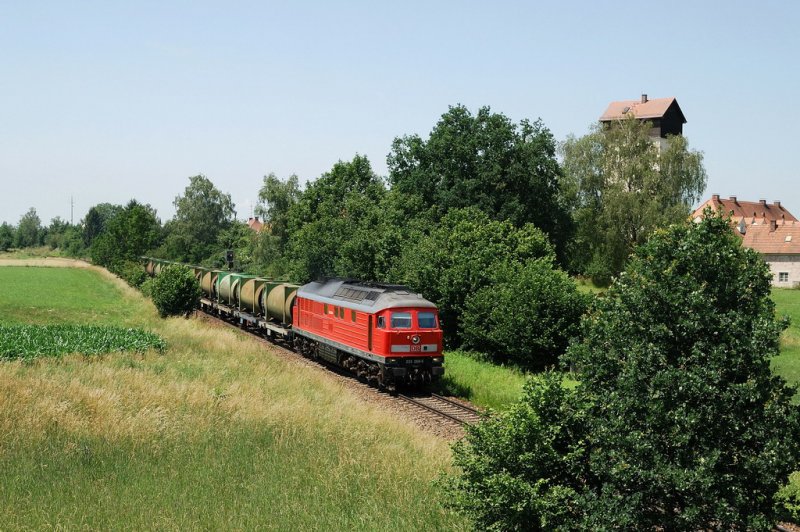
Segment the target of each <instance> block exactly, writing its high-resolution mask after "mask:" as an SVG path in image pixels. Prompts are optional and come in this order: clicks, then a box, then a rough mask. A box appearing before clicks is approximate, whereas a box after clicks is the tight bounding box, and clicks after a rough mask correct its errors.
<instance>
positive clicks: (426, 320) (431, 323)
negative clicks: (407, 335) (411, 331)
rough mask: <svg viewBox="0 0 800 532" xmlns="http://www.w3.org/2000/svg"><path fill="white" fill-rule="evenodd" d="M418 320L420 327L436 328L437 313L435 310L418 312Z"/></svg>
mask: <svg viewBox="0 0 800 532" xmlns="http://www.w3.org/2000/svg"><path fill="white" fill-rule="evenodd" d="M417 322H418V323H419V328H420V329H435V328H436V314H434V313H433V312H420V313H419V314H417Z"/></svg>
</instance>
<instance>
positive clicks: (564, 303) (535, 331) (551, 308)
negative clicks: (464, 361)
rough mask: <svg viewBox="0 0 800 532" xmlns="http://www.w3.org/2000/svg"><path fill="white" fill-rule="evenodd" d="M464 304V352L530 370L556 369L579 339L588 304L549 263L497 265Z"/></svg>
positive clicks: (569, 279) (527, 262)
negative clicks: (465, 350) (572, 342)
mask: <svg viewBox="0 0 800 532" xmlns="http://www.w3.org/2000/svg"><path fill="white" fill-rule="evenodd" d="M490 281H491V282H490V284H488V285H486V286H484V287H481V288H479V289H477V290H475V291H472V292H471V293H470V294H468V295H467V297H466V299H465V301H464V309H463V311H462V313H461V317H460V321H461V332H462V336H463V338H464V346H465V347H467V348H470V349H475V350H477V351H479V352H481V353H487V354H489V356H490V357H491V358H492V359H493V360H494V361H495V362H498V363H509V362H510V363H513V364H515V365H517V366H520V367H524V368H528V369H541V368H542V367H544V366H547V365H551V364H555V363H557V362H558V359H559V357H560V356H561V355H562V354H563V353H564V352H565V351H566V350H567V345H568V344H569V342H570V340H571V339H572V338H573V337H575V336H577V335H578V323H579V322H580V318H581V316H582V315H583V313H584V312H585V311H586V308H587V306H588V303H589V300H588V298H587V296H585V295H584V294H581V293H580V292H578V288H577V286H576V285H575V282H574V281H573V280H572V279H571V278H570V277H569V276H568V275H567V274H566V273H564V272H563V271H560V270H557V269H555V268H554V267H553V263H552V260H551V259H550V258H541V259H534V260H528V261H526V262H524V263H502V262H501V263H499V264H497V265H495V266H494V267H493V268H492V271H491V272H490Z"/></svg>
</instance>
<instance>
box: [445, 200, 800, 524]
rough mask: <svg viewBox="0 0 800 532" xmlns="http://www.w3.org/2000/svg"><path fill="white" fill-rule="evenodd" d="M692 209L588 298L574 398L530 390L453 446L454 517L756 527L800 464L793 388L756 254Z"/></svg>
mask: <svg viewBox="0 0 800 532" xmlns="http://www.w3.org/2000/svg"><path fill="white" fill-rule="evenodd" d="M706 214H707V217H706V219H705V220H703V221H701V222H700V223H699V224H689V223H686V222H684V224H682V225H679V226H673V227H672V228H670V229H668V230H662V231H657V232H656V233H655V234H654V235H653V236H652V237H651V239H650V241H649V242H648V243H647V244H645V245H643V246H641V247H640V248H639V249H638V250H637V251H636V253H635V255H634V256H633V258H632V260H631V261H630V263H629V264H628V267H627V269H626V271H625V272H624V273H623V274H622V275H621V276H620V277H619V278H618V279H617V281H616V282H615V284H614V285H612V287H611V288H610V290H609V291H608V292H607V294H606V297H603V298H598V299H597V303H596V306H595V308H594V309H593V311H592V312H591V313H590V314H589V315H588V317H587V318H586V319H585V320H584V328H585V331H584V339H583V341H582V342H581V343H580V344H577V345H575V346H573V347H572V348H570V350H569V353H568V361H569V362H570V363H572V364H573V365H574V366H575V367H576V368H577V369H578V375H577V377H578V379H579V381H580V385H579V386H578V387H577V388H576V389H575V390H574V391H571V392H566V391H557V390H553V389H552V387H549V388H548V387H547V386H544V387H541V385H537V384H532V385H531V386H532V390H531V391H529V393H528V394H527V395H526V399H525V403H524V404H523V405H521V406H519V407H518V408H516V409H514V410H512V413H510V414H508V415H505V416H501V418H500V419H499V420H498V421H496V422H493V423H490V424H488V425H486V426H485V427H482V428H479V429H475V430H474V431H472V430H471V431H470V435H469V436H468V444H466V445H464V446H463V447H457V448H456V464H457V465H458V466H460V467H461V468H462V470H463V474H462V475H461V476H460V477H459V478H458V479H456V481H455V482H454V483H453V484H452V487H453V489H454V493H455V496H456V497H457V499H458V501H459V504H460V505H461V507H462V509H464V511H466V512H472V513H473V514H474V515H476V516H477V518H478V519H482V520H483V521H482V524H483V525H485V526H488V525H491V526H494V527H495V528H498V529H506V528H512V527H513V526H514V525H515V523H519V522H520V520H525V519H532V521H531V522H530V527H531V528H535V527H536V526H538V527H541V528H564V529H576V530H587V529H591V530H599V529H601V530H608V529H649V530H655V529H662V530H710V529H715V530H739V529H741V530H751V529H754V530H769V529H771V527H772V526H773V525H774V523H775V518H776V515H775V495H776V492H777V491H778V489H779V488H780V486H781V485H782V484H783V483H784V482H785V481H786V479H787V477H788V475H789V473H791V472H792V471H793V470H794V469H795V468H796V466H797V461H798V458H800V407H798V406H796V405H793V404H792V397H793V395H794V393H795V389H794V388H791V387H788V386H786V383H785V382H784V381H783V380H782V379H781V378H780V377H777V376H775V375H773V374H772V372H771V369H770V359H771V358H772V357H773V356H775V355H777V354H778V352H779V338H780V334H781V331H782V330H783V329H784V328H785V327H786V322H785V321H784V320H780V319H777V318H776V317H775V306H774V304H773V302H772V300H771V299H770V289H771V286H770V283H771V275H770V272H769V269H768V267H767V266H766V264H765V263H764V261H763V260H762V259H761V258H760V257H759V256H758V254H757V253H756V252H754V251H752V250H750V249H746V248H743V247H742V246H741V242H740V240H739V239H738V237H737V236H736V235H735V234H734V233H733V231H732V230H731V228H730V225H729V222H728V220H726V219H724V218H721V217H715V216H713V215H712V214H711V212H710V211H709V212H707V213H706ZM551 412H557V415H552V414H550V413H551ZM506 450H508V451H506ZM512 451H513V452H512ZM492 502H497V504H493V505H492V506H491V507H490V506H489V503H492ZM499 503H502V506H501V505H500V504H499ZM490 510H493V513H491V512H490ZM479 522H480V521H479Z"/></svg>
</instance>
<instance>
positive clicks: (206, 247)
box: [165, 175, 236, 262]
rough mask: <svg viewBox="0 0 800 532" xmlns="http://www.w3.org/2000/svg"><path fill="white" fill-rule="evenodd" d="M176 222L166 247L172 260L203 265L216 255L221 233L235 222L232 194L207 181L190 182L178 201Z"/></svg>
mask: <svg viewBox="0 0 800 532" xmlns="http://www.w3.org/2000/svg"><path fill="white" fill-rule="evenodd" d="M173 205H175V209H176V211H175V218H174V219H173V220H171V221H170V222H169V223H168V235H167V241H166V243H165V246H166V248H167V251H168V253H169V254H170V256H171V257H173V258H175V259H177V260H181V261H189V262H201V261H202V260H204V259H206V258H208V257H209V256H211V255H212V254H214V253H215V252H216V251H218V250H217V241H218V238H219V233H220V231H223V230H225V229H228V228H229V227H230V226H231V224H232V223H233V222H234V219H235V217H236V211H235V209H234V205H233V200H231V196H230V194H224V193H222V192H221V191H220V190H218V189H217V188H216V187H215V186H214V184H213V183H212V182H211V180H209V179H208V178H207V177H205V176H203V175H196V176H194V177H190V178H189V185H188V186H187V187H186V189H185V190H184V193H183V195H182V196H178V197H176V198H175V201H174V202H173Z"/></svg>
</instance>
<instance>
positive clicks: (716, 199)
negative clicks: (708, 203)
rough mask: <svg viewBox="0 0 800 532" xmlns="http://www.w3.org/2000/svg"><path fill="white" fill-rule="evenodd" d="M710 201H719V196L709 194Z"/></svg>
mask: <svg viewBox="0 0 800 532" xmlns="http://www.w3.org/2000/svg"><path fill="white" fill-rule="evenodd" d="M711 199H712V200H714V201H719V194H711Z"/></svg>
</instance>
